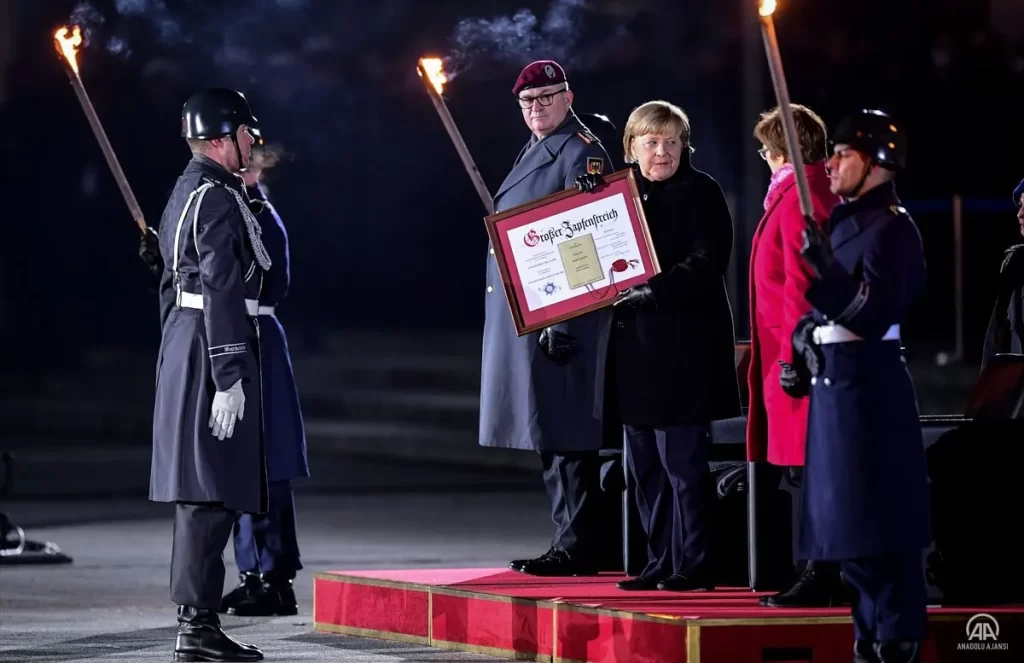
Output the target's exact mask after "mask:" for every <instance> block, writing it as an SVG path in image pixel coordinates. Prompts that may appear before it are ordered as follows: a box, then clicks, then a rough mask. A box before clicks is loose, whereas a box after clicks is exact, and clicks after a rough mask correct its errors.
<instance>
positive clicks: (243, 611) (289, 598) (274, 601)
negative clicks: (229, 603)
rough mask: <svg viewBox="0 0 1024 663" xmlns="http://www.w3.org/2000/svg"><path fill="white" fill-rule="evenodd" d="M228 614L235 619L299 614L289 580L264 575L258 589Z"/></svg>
mask: <svg viewBox="0 0 1024 663" xmlns="http://www.w3.org/2000/svg"><path fill="white" fill-rule="evenodd" d="M228 614H229V615H235V616H237V617H273V616H275V615H277V616H282V617H284V616H291V615H297V614H299V606H298V603H297V602H296V600H295V590H293V589H292V580H291V578H281V577H276V576H274V575H272V574H269V573H268V574H264V577H263V581H262V583H261V585H260V587H259V589H257V590H256V591H255V592H254V593H253V594H251V595H250V596H248V597H247V598H246V599H245V600H243V601H241V602H239V603H237V604H236V605H235V606H234V607H233V608H231V609H230V610H228Z"/></svg>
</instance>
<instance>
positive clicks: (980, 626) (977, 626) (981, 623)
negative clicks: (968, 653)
mask: <svg viewBox="0 0 1024 663" xmlns="http://www.w3.org/2000/svg"><path fill="white" fill-rule="evenodd" d="M967 639H968V640H981V641H982V642H984V641H985V640H998V639H999V622H997V621H996V618H995V617H993V616H992V615H988V614H985V613H984V612H983V613H980V614H977V615H974V616H973V617H971V618H970V619H968V620H967Z"/></svg>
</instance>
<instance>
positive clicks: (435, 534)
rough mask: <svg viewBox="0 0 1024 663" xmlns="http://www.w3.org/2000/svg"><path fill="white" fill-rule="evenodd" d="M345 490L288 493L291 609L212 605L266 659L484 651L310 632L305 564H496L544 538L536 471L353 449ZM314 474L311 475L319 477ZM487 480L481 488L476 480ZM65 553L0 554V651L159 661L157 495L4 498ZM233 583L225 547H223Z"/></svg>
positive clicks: (443, 656)
mask: <svg viewBox="0 0 1024 663" xmlns="http://www.w3.org/2000/svg"><path fill="white" fill-rule="evenodd" d="M320 469H321V470H322V471H321V472H320V473H321V475H322V474H323V472H325V471H327V470H328V469H331V470H333V471H332V475H333V476H332V479H331V480H330V481H329V483H330V484H333V485H335V486H338V485H339V484H345V483H346V481H347V480H348V481H349V483H350V484H351V485H350V488H351V489H352V490H350V491H348V492H344V493H341V492H334V493H331V494H327V493H324V492H310V491H309V490H305V491H303V492H300V494H299V495H298V496H297V508H298V517H299V527H300V539H301V541H300V545H301V549H302V553H303V562H304V564H305V566H306V569H305V570H304V571H302V572H301V573H300V575H299V578H298V579H297V581H296V593H297V595H298V599H299V608H300V613H299V615H298V616H297V617H286V618H271V619H242V618H231V617H225V618H224V623H225V627H226V628H227V629H230V632H231V634H232V635H233V636H235V637H238V638H239V639H242V640H244V641H247V642H251V643H254V644H257V645H259V646H260V647H261V648H263V651H264V653H265V654H266V657H267V658H266V660H268V661H280V662H281V663H285V662H290V661H345V662H353V663H354V662H360V663H362V662H365V663H378V662H380V663H384V662H388V661H489V660H497V659H492V658H489V657H484V656H476V655H468V654H457V653H452V652H444V651H440V650H432V649H429V648H425V647H419V646H412V645H402V644H394V643H387V642H381V641H374V640H367V639H362V638H353V637H348V636H342V635H334V634H320V633H315V632H313V626H312V598H313V583H312V573H311V572H312V571H315V570H330V569H366V568H410V567H422V568H430V567H445V566H466V567H474V566H503V565H505V564H507V563H508V560H509V559H511V558H513V557H522V556H532V555H536V554H538V553H540V552H542V551H543V550H545V549H546V547H547V543H548V536H549V529H550V522H549V520H548V515H547V506H546V500H545V497H544V494H543V491H542V490H541V489H540V485H539V477H537V478H536V479H534V478H533V477H522V476H520V477H516V476H507V475H499V474H490V475H489V474H488V473H487V472H485V471H482V470H473V471H466V470H459V469H458V468H436V467H435V468H415V467H409V466H393V465H385V464H369V463H367V462H365V461H358V462H352V463H340V462H339V463H336V464H335V465H334V466H333V467H332V468H328V467H322V468H320ZM324 483H327V482H326V481H322V482H321V484H320V485H321V488H323V484H324ZM488 484H489V486H490V487H489V488H485V487H484V486H485V485H488ZM3 508H4V509H5V510H7V511H8V512H9V513H10V514H11V516H12V518H13V519H14V520H15V521H16V522H17V523H18V524H20V525H21V526H22V527H23V528H25V529H26V530H27V534H28V535H29V537H30V538H33V539H37V540H39V539H42V540H47V541H53V542H55V543H57V544H58V545H59V546H60V547H61V548H62V549H63V550H64V551H65V552H67V553H68V554H69V555H71V556H72V557H73V558H74V563H73V564H72V565H64V566H53V567H39V566H36V567H17V566H0V661H3V662H7V661H30V662H33V663H35V662H43V661H54V662H57V661H76V662H82V663H85V662H92V661H125V662H129V661H131V662H135V661H139V662H146V661H169V660H170V658H171V657H170V652H171V651H172V649H173V642H174V631H175V626H174V624H175V619H174V606H173V605H172V604H171V603H170V601H169V599H168V596H167V593H168V587H167V583H168V565H169V561H170V548H169V546H170V540H171V518H170V516H171V507H170V506H169V505H161V504H151V503H148V502H146V501H145V499H144V498H143V497H127V498H125V497H119V498H108V499H103V500H88V499H81V498H79V499H73V500H68V499H64V500H50V501H24V500H19V501H13V502H8V503H7V504H5V505H4V507H3ZM225 560H226V562H227V564H228V573H229V577H228V579H227V582H226V583H225V590H227V589H229V588H230V587H231V586H233V584H234V583H235V581H236V576H235V575H234V574H235V572H236V571H235V568H234V566H233V555H232V553H231V551H230V549H229V550H228V551H227V552H226V554H225Z"/></svg>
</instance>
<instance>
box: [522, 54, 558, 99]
mask: <svg viewBox="0 0 1024 663" xmlns="http://www.w3.org/2000/svg"><path fill="white" fill-rule="evenodd" d="M565 82H566V80H565V69H562V65H560V64H558V63H557V62H555V61H554V60H537V61H536V62H531V63H530V64H528V65H526V68H524V69H523V71H522V73H521V74H519V78H517V79H516V84H515V85H513V86H512V94H514V95H516V96H517V97H518V96H519V93H520V92H522V91H523V90H528V89H530V88H532V87H547V86H548V85H558V84H559V83H565Z"/></svg>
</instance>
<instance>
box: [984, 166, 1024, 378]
mask: <svg viewBox="0 0 1024 663" xmlns="http://www.w3.org/2000/svg"><path fill="white" fill-rule="evenodd" d="M1013 204H1014V205H1016V206H1017V225H1018V229H1019V230H1020V234H1021V235H1024V180H1022V181H1021V183H1020V184H1018V185H1017V188H1016V189H1014V190H1013ZM1022 248H1024V244H1015V245H1013V246H1011V247H1010V248H1008V249H1006V253H1005V254H1004V255H1003V263H1002V265H1000V267H999V281H998V285H997V286H996V288H997V290H996V303H995V306H994V307H993V308H992V317H991V318H990V319H989V323H988V332H987V333H986V334H985V347H984V351H983V352H982V358H981V366H982V368H984V367H985V364H987V363H988V362H989V360H990V359H992V356H993V355H995V354H999V353H1013V354H1021V353H1024V251H1021V249H1022Z"/></svg>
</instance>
